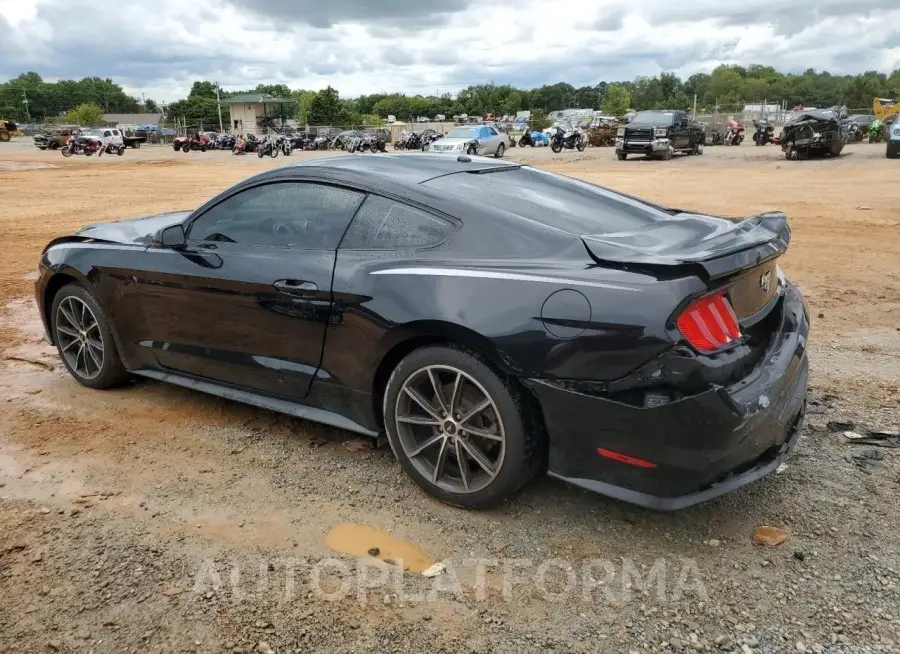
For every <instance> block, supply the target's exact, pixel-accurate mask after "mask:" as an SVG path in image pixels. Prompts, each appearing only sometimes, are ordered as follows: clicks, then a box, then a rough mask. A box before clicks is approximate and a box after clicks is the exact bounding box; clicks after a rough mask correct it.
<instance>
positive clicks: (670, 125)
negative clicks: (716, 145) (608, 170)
mask: <svg viewBox="0 0 900 654" xmlns="http://www.w3.org/2000/svg"><path fill="white" fill-rule="evenodd" d="M705 142H706V132H705V131H704V129H703V126H702V125H701V124H700V123H698V122H696V121H693V120H691V118H690V116H689V115H688V114H687V112H685V111H676V110H672V111H669V110H653V111H639V112H637V113H636V114H635V115H634V117H633V118H632V119H631V120H630V121H629V122H628V123H626V124H625V125H622V126H620V127H619V128H618V130H617V131H616V157H618V159H619V161H624V160H625V159H627V158H628V155H629V154H642V155H645V156H648V157H652V158H656V159H664V160H668V159H671V158H672V155H673V154H675V153H676V152H684V153H686V154H703V146H704V144H705Z"/></svg>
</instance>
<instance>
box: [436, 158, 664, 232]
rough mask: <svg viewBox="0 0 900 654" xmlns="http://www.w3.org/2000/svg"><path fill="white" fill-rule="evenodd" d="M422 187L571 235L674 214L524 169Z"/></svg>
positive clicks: (627, 227) (623, 227)
mask: <svg viewBox="0 0 900 654" xmlns="http://www.w3.org/2000/svg"><path fill="white" fill-rule="evenodd" d="M422 185H423V186H427V187H430V188H434V189H437V190H439V191H442V192H444V193H449V194H451V195H455V196H457V197H460V198H464V199H466V200H468V201H470V202H475V203H476V204H479V205H483V206H489V207H492V208H495V209H500V210H502V211H508V212H510V213H513V214H515V215H518V216H521V217H523V218H527V219H528V220H533V221H535V222H539V223H542V224H544V225H549V226H551V227H556V228H557V229H562V230H564V231H566V232H569V233H571V234H575V235H588V234H593V235H598V234H610V233H615V232H622V231H628V230H633V229H641V228H643V227H646V226H648V225H652V224H654V223H656V222H658V221H660V220H665V219H667V218H670V217H671V215H672V214H670V213H668V212H666V211H665V209H663V208H662V207H659V206H656V205H654V204H651V203H649V202H644V201H643V200H638V199H637V198H630V197H627V196H624V195H619V194H618V193H615V192H613V191H609V190H606V189H603V188H601V187H599V186H594V185H593V184H588V183H587V182H582V181H580V180H577V179H572V178H571V177H563V176H562V175H557V174H555V173H549V172H545V171H542V170H538V169H535V168H528V167H522V168H509V169H506V170H503V171H499V172H492V173H486V174H472V173H457V174H455V175H444V176H442V177H436V178H435V179H432V180H429V181H427V182H424V183H423V184H422Z"/></svg>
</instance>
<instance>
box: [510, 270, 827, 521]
mask: <svg viewBox="0 0 900 654" xmlns="http://www.w3.org/2000/svg"><path fill="white" fill-rule="evenodd" d="M808 333H809V322H808V314H807V311H806V308H805V304H804V302H803V298H802V296H801V295H800V293H799V291H798V290H797V289H796V288H794V287H793V286H792V285H790V284H788V285H787V287H786V289H785V297H784V307H783V315H782V318H781V323H780V326H779V328H778V329H777V330H776V332H775V334H774V336H773V339H772V343H771V344H770V347H769V348H768V350H767V351H766V353H765V355H764V356H763V357H762V359H761V360H760V362H759V363H758V364H757V366H756V367H755V369H754V370H753V371H752V372H751V373H750V374H749V375H747V376H746V377H745V378H744V379H742V380H741V381H740V382H739V383H737V384H733V385H731V386H728V387H723V386H711V387H710V388H709V389H708V390H706V391H704V392H701V393H699V394H696V395H693V396H690V397H685V398H683V399H679V400H676V401H672V402H669V403H667V404H663V405H660V406H654V407H644V406H634V405H630V404H624V403H622V402H616V401H614V400H611V399H608V398H605V397H602V396H598V395H588V394H585V393H580V392H577V391H574V390H569V389H566V388H560V387H559V386H556V385H551V384H548V383H546V382H544V381H541V380H537V379H529V380H523V381H524V383H525V384H526V386H527V387H528V388H530V389H531V391H532V392H533V393H534V395H535V397H536V398H537V400H538V402H539V404H540V406H541V410H542V412H543V416H544V422H545V424H546V428H547V433H548V435H549V474H550V475H551V476H554V477H557V478H560V479H563V480H566V481H569V482H571V483H573V484H575V485H577V486H580V487H582V488H586V489H588V490H592V491H595V492H598V493H602V494H604V495H609V496H611V497H615V498H618V499H621V500H624V501H627V502H632V503H634V504H639V505H641V506H645V507H650V508H653V509H658V510H674V509H680V508H684V507H687V506H691V505H692V504H697V503H699V502H704V501H706V500H709V499H712V498H713V497H717V496H719V495H722V494H724V493H727V492H729V491H732V490H734V489H736V488H740V487H741V486H745V485H747V484H749V483H752V482H754V481H756V480H758V479H760V478H761V477H764V476H766V475H767V474H769V473H771V472H772V471H774V470H776V469H777V468H778V466H779V465H780V464H781V462H782V461H783V460H784V459H785V457H787V456H788V455H789V453H790V451H791V449H792V448H793V447H794V445H795V444H796V441H797V439H798V438H799V434H800V431H801V430H802V427H803V418H804V412H805V402H806V393H807V386H808V377H809V364H808V360H807V357H806V339H807V336H808ZM598 448H603V449H604V450H610V451H612V452H615V453H620V454H622V455H624V456H625V458H628V457H633V458H634V459H639V460H643V461H647V462H651V463H652V464H655V467H645V468H642V467H638V466H634V465H628V464H627V463H623V462H621V461H616V460H611V459H609V458H608V457H601V456H599V455H598V453H597V449H598Z"/></svg>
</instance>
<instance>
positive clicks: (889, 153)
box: [884, 141, 900, 159]
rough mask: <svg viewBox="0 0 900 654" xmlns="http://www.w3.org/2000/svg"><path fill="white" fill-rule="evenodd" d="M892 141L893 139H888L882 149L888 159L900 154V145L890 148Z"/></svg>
mask: <svg viewBox="0 0 900 654" xmlns="http://www.w3.org/2000/svg"><path fill="white" fill-rule="evenodd" d="M892 143H894V141H888V145H887V148H885V151H884V156H885V157H887V158H888V159H896V158H897V156H898V155H900V145H898V146H896V147H893V148H892V147H891V144H892Z"/></svg>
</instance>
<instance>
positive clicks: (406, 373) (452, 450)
mask: <svg viewBox="0 0 900 654" xmlns="http://www.w3.org/2000/svg"><path fill="white" fill-rule="evenodd" d="M429 367H432V368H431V369H430V370H431V373H433V374H434V377H435V379H437V380H439V386H440V387H441V388H442V389H443V390H442V393H443V394H444V397H447V398H449V397H450V395H448V394H447V392H448V390H449V391H451V392H452V389H453V380H455V379H456V378H457V377H459V379H461V380H462V383H461V385H460V387H459V388H460V389H461V390H460V395H459V398H460V399H459V401H460V403H461V404H462V409H461V412H462V411H467V410H471V409H472V405H473V404H475V403H478V402H479V401H480V400H479V398H487V399H489V400H490V402H491V405H490V406H489V407H487V408H485V409H484V410H483V411H481V412H478V413H476V414H475V415H474V416H472V418H471V420H470V422H467V423H464V424H466V425H469V426H470V428H473V429H474V428H478V429H480V430H481V431H482V432H483V433H486V434H493V435H494V436H499V437H500V439H501V440H499V441H497V440H492V439H488V438H484V437H479V436H476V435H474V434H471V435H469V436H466V437H465V438H464V439H457V438H456V437H455V436H449V434H456V433H462V432H463V430H462V429H459V430H458V431H457V428H456V425H457V424H459V422H458V420H453V421H448V423H449V424H450V428H448V429H447V430H446V432H438V429H439V427H437V426H430V425H424V424H409V423H405V422H400V421H398V420H397V416H398V415H406V414H407V412H409V415H413V414H422V415H425V416H426V418H427V419H429V420H430V419H431V416H429V415H428V414H426V412H425V410H424V409H423V408H421V407H420V406H419V405H418V404H416V403H414V402H412V400H411V399H410V397H409V395H407V393H405V392H403V388H404V386H405V385H406V384H407V383H409V384H410V385H411V387H413V388H420V387H419V386H414V384H417V383H418V382H421V381H424V382H425V384H426V385H427V386H426V387H427V388H431V389H434V386H433V385H432V384H431V382H430V379H431V375H430V374H429V372H427V370H428V369H429ZM422 388H424V387H422ZM424 392H425V391H423V393H424ZM435 397H436V396H435V393H434V392H432V393H431V394H429V395H427V396H426V400H429V401H430V402H435V401H436V400H435ZM432 406H434V405H432ZM413 407H416V408H413ZM528 407H529V404H528V402H527V401H526V397H525V394H524V392H523V391H522V390H520V389H519V388H518V387H516V386H515V385H514V383H513V382H511V381H510V380H508V379H506V378H504V377H502V376H501V375H499V374H498V373H497V371H496V370H495V369H494V368H493V366H492V365H491V364H490V363H489V362H488V361H487V360H486V359H484V358H483V357H481V356H479V355H477V354H475V353H473V352H470V351H468V350H466V349H464V348H461V347H457V346H427V347H423V348H420V349H418V350H415V351H413V352H412V353H411V354H409V355H408V356H407V357H406V358H405V359H403V361H401V362H400V364H399V365H398V366H397V367H396V368H395V369H394V371H393V372H392V373H391V377H390V380H389V381H388V384H387V388H386V389H385V396H384V401H383V409H384V415H385V429H386V432H387V436H388V442H389V443H390V445H391V449H392V450H393V452H394V455H395V456H396V457H397V459H398V461H399V462H400V465H401V466H402V467H403V469H404V471H405V472H406V473H407V474H408V475H410V477H412V479H413V481H415V482H416V484H418V485H419V486H420V487H421V488H423V489H424V490H425V491H426V492H428V493H429V494H430V495H432V496H434V497H436V498H437V499H438V500H440V501H442V502H445V503H447V504H451V505H453V506H459V507H464V508H468V509H483V508H488V507H490V506H493V505H496V504H498V503H500V502H502V501H503V500H505V499H508V498H509V497H511V496H512V495H514V494H515V493H516V492H517V491H519V490H520V489H521V488H522V487H523V486H525V484H527V483H528V482H529V481H531V480H532V479H533V478H534V477H535V475H536V474H537V473H538V472H539V471H540V470H541V469H542V468H543V466H544V461H545V447H544V442H545V439H544V435H543V429H542V428H541V426H540V424H539V422H538V421H537V420H535V419H534V416H533V413H532V412H531V411H530V409H529V408H528ZM432 410H433V411H437V410H436V409H432ZM457 415H458V414H457ZM448 417H449V416H448ZM473 423H477V425H478V426H477V427H472V425H473ZM486 423H487V424H486ZM451 429H452V431H451ZM442 438H443V441H440V440H437V441H436V442H433V444H432V445H431V446H429V447H427V448H425V450H422V452H421V454H418V455H413V456H412V458H411V454H412V452H413V450H414V449H415V448H417V447H418V446H420V445H421V444H422V442H427V441H429V440H432V441H434V440H435V439H442ZM419 439H421V440H419ZM463 442H464V443H466V444H467V445H464V444H463ZM443 443H446V444H447V446H446V449H447V451H446V457H445V461H446V463H448V464H449V465H445V466H444V467H443V469H442V470H443V472H444V473H450V474H446V476H445V475H442V476H441V477H440V478H439V481H440V482H441V483H440V484H438V483H434V482H433V481H432V475H433V472H434V468H435V467H436V466H435V463H436V462H437V460H438V456H437V455H438V452H439V451H440V450H441V449H443V448H444V447H445V446H444V444H443ZM457 443H459V445H458V446H457ZM466 448H472V449H466ZM473 449H474V450H477V451H478V452H480V454H481V456H482V457H483V459H482V460H483V461H485V462H486V463H487V464H488V467H491V468H493V469H494V471H495V474H494V476H493V477H491V476H489V475H488V474H487V473H486V471H485V470H484V469H483V468H481V467H480V466H479V465H478V464H477V463H476V462H475V461H476V459H475V458H474V457H472V456H471V455H469V454H468V452H470V451H472V450H473ZM457 451H459V452H461V453H462V458H463V459H464V461H465V464H464V465H463V466H461V465H460V464H459V463H457V461H458V459H457V458H456V456H457ZM431 459H433V460H434V463H433V462H432V461H431ZM429 467H430V471H429ZM454 467H455V470H456V478H455V479H454V478H453V476H452V472H453V469H454ZM463 468H465V469H467V470H468V474H467V477H466V476H464V473H463ZM466 478H468V486H474V488H470V489H469V490H466V487H464V484H463V481H462V480H463V479H466Z"/></svg>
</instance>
